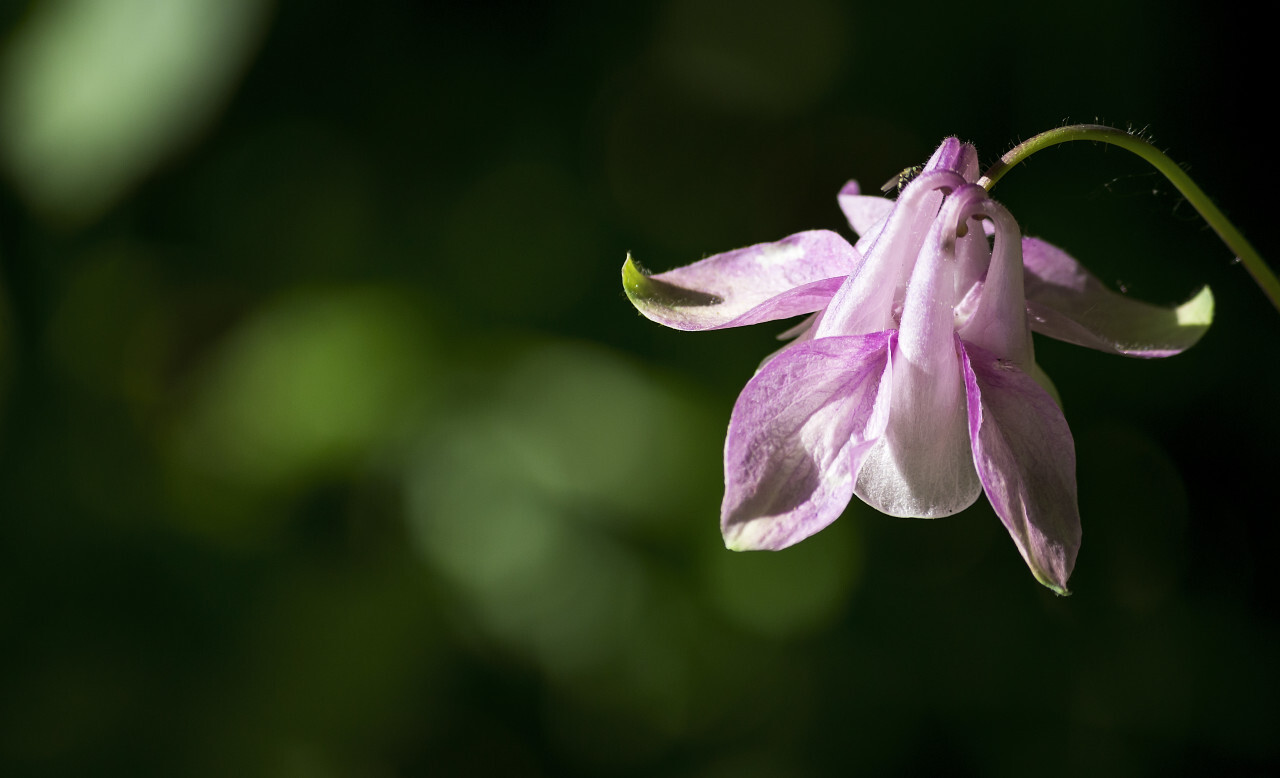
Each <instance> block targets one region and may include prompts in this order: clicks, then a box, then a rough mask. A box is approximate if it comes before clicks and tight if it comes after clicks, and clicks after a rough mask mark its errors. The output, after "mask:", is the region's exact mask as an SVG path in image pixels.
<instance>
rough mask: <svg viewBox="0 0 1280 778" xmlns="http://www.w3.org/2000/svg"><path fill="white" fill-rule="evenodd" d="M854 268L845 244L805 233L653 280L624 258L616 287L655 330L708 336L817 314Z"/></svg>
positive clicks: (830, 235) (856, 261)
mask: <svg viewBox="0 0 1280 778" xmlns="http://www.w3.org/2000/svg"><path fill="white" fill-rule="evenodd" d="M861 263H862V255H861V254H859V253H858V252H857V251H856V250H855V249H854V248H853V246H851V245H849V242H848V241H846V240H845V239H844V238H842V237H840V236H839V235H837V234H836V233H834V232H831V231H829V230H811V231H809V232H801V233H797V234H795V235H792V236H790V237H788V238H783V239H782V240H780V241H777V242H776V243H759V244H756V245H754V246H748V247H747V248H742V249H738V250H736V251H729V252H725V253H723V254H716V255H715V256H711V257H707V258H706V259H704V260H702V261H701V262H695V263H693V264H692V265H686V266H685V267H681V268H676V269H675V270H671V271H668V272H666V273H660V274H658V275H654V276H650V275H648V274H647V273H645V272H644V271H643V270H641V268H640V267H639V266H638V265H637V264H636V263H635V262H634V261H632V259H631V257H630V256H628V257H627V261H626V263H625V264H624V265H623V266H622V286H623V288H624V289H625V290H626V292H627V297H628V298H630V299H631V302H632V304H633V305H635V307H636V308H637V309H638V310H639V311H640V313H642V314H644V315H645V316H646V317H648V318H649V319H652V320H653V321H656V322H658V323H659V324H665V325H666V326H668V327H674V328H675V329H679V330H711V329H721V328H723V327H740V326H743V325H747V324H756V323H759V322H762V321H772V320H775V319H787V318H790V317H792V316H799V315H801V314H805V313H813V312H814V311H817V310H821V309H822V308H823V307H824V306H826V304H827V303H828V302H829V301H830V299H831V296H832V295H833V294H835V292H836V290H837V289H838V288H839V287H840V282H841V281H842V280H843V279H844V277H845V276H846V275H848V274H849V273H851V272H853V271H854V270H856V269H857V268H858V266H859V265H860V264H861Z"/></svg>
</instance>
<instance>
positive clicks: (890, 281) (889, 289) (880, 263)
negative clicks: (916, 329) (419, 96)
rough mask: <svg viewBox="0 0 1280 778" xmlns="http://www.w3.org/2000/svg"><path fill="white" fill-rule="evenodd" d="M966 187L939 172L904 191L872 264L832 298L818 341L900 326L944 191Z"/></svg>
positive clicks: (872, 250) (817, 333) (866, 264)
mask: <svg viewBox="0 0 1280 778" xmlns="http://www.w3.org/2000/svg"><path fill="white" fill-rule="evenodd" d="M963 185H964V180H963V179H961V178H960V176H959V175H957V174H956V173H954V172H952V171H949V170H934V171H931V172H926V173H922V174H920V176H919V177H918V178H916V179H915V180H914V181H912V182H911V184H910V185H908V186H907V188H906V189H904V190H903V191H902V195H901V196H899V198H898V201H897V203H896V205H895V207H894V209H893V213H891V214H890V215H889V218H888V219H887V220H886V221H885V223H884V226H883V227H882V228H881V229H880V232H879V235H878V237H877V238H876V240H875V243H874V244H872V245H871V247H870V248H869V249H868V252H867V255H866V260H865V261H864V262H863V263H862V265H861V266H860V267H859V268H858V270H857V271H856V272H854V273H852V274H850V275H849V277H848V278H847V279H845V282H844V284H843V285H842V286H841V287H840V289H839V291H837V292H836V294H835V296H834V297H833V298H831V303H830V305H828V306H827V310H826V314H825V315H824V316H823V317H822V321H821V322H819V323H818V326H817V328H816V329H815V331H814V336H815V337H817V338H825V337H830V336H832V335H862V334H866V333H869V332H879V331H881V330H885V329H890V328H892V327H894V326H895V325H896V323H897V322H895V321H894V309H895V307H896V306H897V305H900V304H901V302H902V299H903V296H904V295H905V293H906V286H907V279H909V278H910V277H911V270H912V268H913V267H915V263H916V257H917V256H918V255H919V253H920V247H921V246H922V245H923V244H924V241H925V237H926V236H927V235H928V233H929V227H930V225H931V224H932V223H933V221H934V219H935V217H937V215H938V208H939V207H940V206H941V204H942V200H943V193H942V192H941V191H939V190H942V189H955V188H957V187H960V186H963ZM861 244H862V241H859V245H861Z"/></svg>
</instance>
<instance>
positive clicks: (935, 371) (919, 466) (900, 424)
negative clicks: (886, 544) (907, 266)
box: [855, 187, 986, 518]
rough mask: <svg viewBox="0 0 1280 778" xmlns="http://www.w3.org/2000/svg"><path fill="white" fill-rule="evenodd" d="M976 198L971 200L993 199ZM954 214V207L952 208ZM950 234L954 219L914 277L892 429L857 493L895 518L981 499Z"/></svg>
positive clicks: (897, 363)
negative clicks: (948, 243) (956, 318)
mask: <svg viewBox="0 0 1280 778" xmlns="http://www.w3.org/2000/svg"><path fill="white" fill-rule="evenodd" d="M972 190H973V191H974V195H972V196H985V194H986V193H985V191H983V190H979V189H978V188H976V187H973V188H972ZM960 196H961V197H963V195H960ZM953 197H955V195H953ZM955 202H960V201H955ZM953 207H955V206H954V205H953V204H952V201H951V200H949V201H948V205H947V206H946V208H953ZM944 210H945V209H944ZM947 228H948V224H947V219H945V218H939V219H937V220H935V221H934V224H933V227H932V229H931V230H930V232H929V236H928V238H926V239H925V242H924V250H923V251H921V252H920V257H919V259H918V260H917V262H916V266H915V270H914V272H913V273H912V275H911V283H910V284H909V285H908V287H907V297H906V303H905V305H904V307H903V311H902V329H901V331H900V332H899V333H898V340H897V345H896V348H895V349H894V353H893V371H894V372H893V395H892V400H891V403H890V411H889V423H888V426H887V427H886V429H885V434H884V436H883V437H882V438H881V440H880V442H878V443H877V444H876V445H875V447H874V448H873V449H872V450H871V452H870V453H869V454H868V455H867V458H866V460H865V461H864V462H863V465H862V470H861V472H859V473H858V479H857V484H856V486H855V493H856V494H857V495H858V497H860V498H862V499H863V500H864V501H866V502H867V503H868V504H869V505H871V506H872V507H873V508H876V509H877V510H879V511H881V512H883V513H887V514H889V515H891V516H914V517H920V518H936V517H939V516H949V515H951V514H953V513H957V512H959V511H962V510H964V509H965V508H967V507H969V506H970V505H972V504H973V503H974V501H975V500H977V499H978V495H979V494H981V493H982V484H981V483H980V482H979V480H978V475H977V473H976V472H974V468H973V455H972V454H971V452H970V449H969V431H968V426H967V418H966V415H965V389H964V379H963V373H962V371H961V368H960V358H959V354H958V353H957V349H956V341H955V335H954V326H953V320H954V313H953V309H954V306H955V303H956V300H955V297H956V289H955V272H956V262H955V261H954V259H953V258H952V256H951V254H950V251H949V249H946V248H945V247H944V245H943V243H944V237H945V236H944V235H943V232H944V231H945V230H946V229H947Z"/></svg>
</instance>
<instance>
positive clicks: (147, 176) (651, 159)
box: [0, 0, 1280, 778]
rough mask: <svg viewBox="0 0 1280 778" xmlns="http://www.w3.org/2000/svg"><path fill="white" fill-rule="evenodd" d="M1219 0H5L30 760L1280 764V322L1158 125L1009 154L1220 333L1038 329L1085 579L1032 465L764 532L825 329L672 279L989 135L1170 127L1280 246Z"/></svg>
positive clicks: (1268, 67) (245, 768) (23, 694)
mask: <svg viewBox="0 0 1280 778" xmlns="http://www.w3.org/2000/svg"><path fill="white" fill-rule="evenodd" d="M1217 10H1218V9H1217V8H1216V7H1215V6H1213V5H1210V4H1201V5H1198V4H1195V3H1192V2H1189V1H1188V0H1180V2H1176V3H1174V4H1173V5H1172V6H1171V5H1169V4H1167V3H1165V4H1156V3H1152V2H1131V3H1121V4H1119V5H1113V6H1111V7H1109V9H1108V11H1107V12H1106V13H1107V16H1106V23H1099V21H1098V17H1097V15H1096V14H1094V13H1088V14H1086V13H1079V14H1076V13H1069V12H1067V11H1064V10H1063V9H1061V8H1056V7H1053V8H1050V7H1040V6H1027V5H1025V4H1020V5H1019V4H1010V3H998V4H997V5H996V6H992V5H990V4H988V5H986V6H982V7H976V6H975V7H957V6H952V5H943V4H940V3H938V4H925V5H911V4H870V3H864V2H849V3H840V2H836V0H804V1H803V2H788V3H782V2H775V1H774V0H750V2H746V3H741V2H736V3H730V2H727V1H725V0H667V2H663V3H658V4H652V5H648V4H623V5H616V6H610V5H607V4H583V3H572V2H559V1H557V0H545V1H543V2H533V3H516V2H501V3H490V4H466V3H452V4H451V3H439V2H432V3H420V2H413V1H412V0H376V1H375V2H369V3H365V4H360V5H351V4H346V5H341V4H323V3H312V2H307V1H306V0H278V1H277V2H274V3H273V2H267V0H236V1H235V2H230V1H228V0H180V1H179V0H151V1H150V2H148V1H147V0H112V2H109V3H107V2H96V3H95V2H90V1H89V0H48V2H34V1H33V2H25V3H23V2H15V3H10V4H5V5H4V6H2V7H0V25H2V28H0V32H2V35H3V37H0V47H2V48H0V161H2V162H3V171H4V183H3V188H2V189H0V270H2V274H0V402H2V403H3V404H2V406H0V408H2V416H0V460H2V462H3V467H0V673H2V675H0V689H2V690H3V693H0V773H2V774H4V775H6V776H8V775H41V776H60V775H66V776H72V775H75V776H80V775H108V774H120V775H130V776H145V775H156V776H161V775H163V776H173V775H192V776H203V775H208V776H223V775H246V776H256V775H260V776H345V775H353V776H354V775H360V776H365V775H385V776H391V775H404V776H411V775H490V774H491V775H504V776H505V775H512V776H516V775H545V776H561V775H569V776H572V775H582V776H588V775H590V776H597V775H618V776H639V775H672V776H707V777H715V778H719V777H720V776H726V777H727V776H735V777H738V776H745V777H746V778H756V777H758V778H773V777H774V776H788V777H791V776H801V777H802V776H820V775H828V774H842V775H843V774H854V775H922V774H923V775H929V774H946V775H964V774H973V775H997V776H999V775H1009V776H1013V775H1018V776H1021V775H1025V774H1028V773H1035V774H1037V775H1046V776H1055V775H1062V776H1067V775H1078V774H1090V775H1125V776H1143V775H1152V776H1155V775H1159V776H1167V775H1200V774H1215V775H1222V774H1256V775H1260V774H1267V773H1268V772H1270V771H1272V770H1276V769H1278V768H1277V765H1278V763H1280V747H1278V746H1277V740H1276V738H1275V731H1276V727H1277V724H1278V723H1280V722H1278V719H1277V714H1276V709H1277V705H1276V703H1277V694H1278V693H1280V676H1278V672H1277V669H1276V666H1275V657H1276V653H1277V651H1278V650H1280V642H1278V641H1280V631H1278V629H1277V627H1278V625H1280V621H1278V618H1277V617H1278V615H1280V610H1278V608H1277V604H1278V602H1280V601H1278V599H1277V586H1276V583H1275V579H1274V578H1273V577H1272V576H1271V575H1270V574H1269V572H1268V571H1269V569H1270V567H1271V563H1270V552H1271V551H1272V550H1273V549H1274V548H1275V547H1276V545H1277V529H1276V522H1275V519H1276V517H1277V510H1276V508H1275V505H1274V504H1273V503H1274V501H1273V500H1271V499H1269V498H1270V491H1271V489H1273V488H1274V486H1273V484H1272V482H1271V481H1272V478H1273V475H1274V470H1275V464H1276V462H1277V459H1276V456H1275V453H1274V441H1275V440H1276V439H1277V438H1278V437H1280V414H1278V413H1277V411H1276V409H1275V405H1274V398H1275V394H1276V393H1275V389H1274V387H1275V386H1276V385H1277V377H1278V373H1280V369H1278V368H1277V365H1278V364H1280V360H1277V359H1276V358H1275V354H1276V350H1277V348H1278V347H1277V345H1276V344H1277V343H1280V318H1277V317H1276V315H1275V312H1274V311H1272V310H1270V309H1269V308H1268V306H1267V304H1266V301H1265V299H1264V298H1263V297H1262V296H1261V294H1260V293H1259V292H1258V291H1257V290H1256V289H1255V288H1253V287H1252V286H1251V284H1250V282H1249V281H1248V279H1247V277H1245V275H1244V274H1243V272H1241V271H1240V269H1239V268H1238V267H1236V266H1234V265H1233V264H1232V263H1231V262H1230V258H1229V257H1228V256H1225V249H1223V248H1222V247H1221V246H1220V245H1219V244H1218V243H1217V242H1216V240H1215V239H1214V238H1213V236H1212V234H1211V233H1209V232H1208V231H1207V230H1205V229H1203V227H1202V226H1201V225H1200V224H1199V223H1198V222H1197V221H1196V220H1195V219H1194V218H1192V217H1191V216H1190V215H1189V214H1188V213H1186V212H1185V209H1184V208H1181V207H1179V204H1178V202H1177V201H1176V199H1174V198H1173V197H1172V196H1171V195H1170V194H1169V193H1168V191H1167V187H1164V186H1163V184H1162V183H1161V182H1160V181H1158V180H1157V179H1155V178H1154V177H1152V176H1151V175H1149V174H1148V172H1147V171H1146V170H1144V169H1143V168H1142V166H1141V164H1140V163H1138V162H1137V161H1136V160H1132V159H1127V158H1124V157H1123V156H1122V155H1120V154H1119V153H1118V152H1115V151H1114V150H1112V151H1106V152H1104V151H1103V150H1101V149H1097V148H1090V147H1088V146H1081V147H1078V148H1064V149H1059V150H1055V151H1053V152H1046V153H1045V154H1043V155H1040V156H1038V157H1037V158H1036V159H1035V160H1033V161H1032V162H1031V163H1030V164H1028V165H1026V166H1025V167H1023V168H1021V169H1019V170H1018V171H1015V172H1014V173H1012V174H1010V175H1009V176H1008V177H1007V179H1005V180H1004V181H1002V182H1001V184H1000V186H999V188H998V189H997V192H996V196H997V197H999V198H1000V199H1001V200H1002V201H1003V202H1005V203H1006V204H1007V205H1008V206H1009V207H1010V208H1011V209H1012V210H1013V212H1014V213H1015V214H1017V215H1018V216H1019V218H1020V219H1021V220H1022V221H1023V224H1024V226H1025V227H1026V229H1027V231H1028V232H1030V233H1031V234H1036V235H1040V236H1042V237H1045V238H1047V239H1049V240H1051V241H1053V242H1055V243H1057V244H1059V245H1062V246H1063V247H1065V248H1067V249H1068V250H1070V251H1072V252H1073V253H1075V254H1076V256H1077V257H1078V258H1080V259H1081V260H1082V261H1083V262H1085V264H1086V265H1088V266H1089V267H1090V268H1092V269H1093V270H1094V271H1095V272H1096V273H1098V275H1100V276H1101V277H1102V278H1103V279H1105V280H1107V281H1108V282H1115V283H1116V285H1117V286H1119V287H1121V288H1124V289H1127V290H1129V291H1131V292H1132V293H1133V294H1134V295H1135V296H1137V297H1140V298H1142V299H1146V300H1150V301H1152V302H1160V303H1168V302H1174V301H1181V300H1183V299H1185V298H1186V296H1187V295H1189V294H1190V292H1191V291H1193V290H1194V289H1195V288H1197V287H1199V286H1200V285H1201V284H1203V283H1209V284H1211V285H1212V286H1213V289H1214V293H1215V296H1216V299H1217V302H1218V320H1217V322H1216V323H1215V324H1214V327H1213V329H1211V331H1210V333H1209V335H1208V336H1207V337H1206V338H1205V340H1204V341H1203V342H1202V343H1201V344H1200V345H1198V346H1197V347H1196V348H1195V349H1193V350H1192V351H1190V352H1188V353H1187V354H1185V355H1183V356H1180V357H1178V358H1176V359H1172V360H1167V361H1159V360H1157V361H1152V362H1138V361H1136V360H1124V359H1120V358H1117V357H1111V356H1107V355H1102V354H1096V353H1085V352H1083V351H1082V350H1080V349H1076V348H1073V347H1069V346H1064V345H1062V344H1057V343H1051V342H1043V341H1038V342H1037V349H1038V358H1039V360H1040V362H1041V364H1042V365H1043V366H1044V368H1045V369H1046V370H1047V371H1048V372H1049V374H1050V375H1051V376H1052V377H1053V379H1054V381H1055V383H1056V384H1057V386H1058V389H1059V390H1060V392H1061V394H1062V397H1063V400H1064V403H1065V408H1066V413H1067V418H1068V421H1069V422H1070V424H1071V426H1072V429H1073V431H1074V434H1075V437H1076V445H1077V454H1078V459H1079V474H1078V475H1079V482H1080V504H1081V512H1082V516H1083V522H1084V538H1085V539H1084V548H1083V550H1082V552H1081V556H1080V563H1079V567H1078V569H1077V571H1076V574H1075V577H1074V579H1073V589H1074V590H1075V592H1076V593H1075V595H1074V596H1073V597H1072V598H1070V599H1058V598H1055V597H1054V596H1053V595H1052V594H1050V593H1049V592H1047V591H1046V590H1044V589H1043V588H1042V587H1040V586H1039V585H1037V584H1036V583H1035V582H1034V580H1033V579H1032V578H1031V577H1030V575H1028V573H1027V571H1026V569H1025V566H1024V565H1023V563H1022V561H1021V559H1020V558H1019V557H1018V555H1017V553H1016V552H1015V549H1014V547H1013V545H1012V544H1011V543H1010V542H1009V540H1008V537H1007V535H1006V534H1005V533H1004V531H1003V529H1002V528H1001V527H1000V524H999V522H998V520H997V519H996V518H995V516H994V515H993V514H992V513H991V510H990V508H989V507H987V506H986V504H985V501H980V503H979V504H978V505H976V506H975V507H973V508H972V509H970V510H968V511H966V512H965V513H963V514H961V515H959V516H956V517H951V518H948V519H944V520H939V521H936V522H926V521H912V520H901V519H891V518H888V517H884V516H880V515H878V514H876V513H874V512H873V511H870V510H868V509H865V508H864V507H863V506H861V505H859V504H855V505H853V506H851V507H850V509H849V510H848V511H847V512H846V514H845V516H844V517H843V518H842V519H841V520H840V521H839V522H837V523H836V524H835V525H834V526H833V527H831V528H830V529H828V530H826V531H824V532H823V533H821V534H820V535H818V536H816V537H814V538H812V539H810V540H807V541H805V542H804V543H803V544H801V545H799V546H797V547H795V548H793V549H789V550H787V551H785V552H780V553H776V554H763V553H761V554H733V553H730V552H727V551H725V550H724V549H723V547H722V544H721V542H720V538H719V534H718V529H717V522H716V520H717V515H718V511H717V509H718V505H719V499H720V490H721V486H722V482H721V472H720V447H721V445H722V443H723V434H724V429H725V426H726V424H727V421H728V416H729V411H730V408H731V407H732V403H733V400H734V397H735V396H736V393H737V391H738V389H739V388H740V387H741V385H742V384H743V383H744V382H745V381H746V380H747V378H748V377H749V376H750V375H751V372H752V370H753V369H754V367H755V365H756V364H758V362H759V360H760V359H761V358H762V357H763V356H764V355H765V354H767V353H768V352H770V351H772V350H773V349H775V348H776V347H777V344H776V341H774V340H773V335H774V334H776V332H779V331H781V330H782V329H785V325H780V326H778V327H776V328H769V327H757V328H751V329H748V330H743V331H733V332H718V333H706V334H702V335H687V334H682V333H676V332H672V331H668V330H663V329H662V328H660V327H658V326H656V325H653V324H651V323H649V322H647V321H645V320H643V319H641V318H640V317H639V316H638V315H636V314H635V313H634V311H633V310H632V309H631V308H630V306H629V305H628V304H627V301H626V299H625V297H624V296H623V294H622V291H621V288H620V286H619V278H618V271H619V268H620V267H621V264H622V261H623V258H624V257H625V255H626V252H627V251H628V250H630V251H632V252H634V253H635V254H636V256H637V257H638V258H639V259H640V260H641V261H643V262H645V264H646V265H648V266H649V267H652V268H654V269H655V270H662V269H666V268H669V267H673V266H675V265H679V264H684V263H687V262H689V261H692V260H695V259H697V258H700V257H702V256H705V255H708V254H711V253H714V252H717V251H723V250H727V249H730V248H734V247H737V246H742V245H746V244H749V243H753V242H758V241H764V240H775V239H778V238H781V237H783V236H785V235H786V234H788V233H791V232H795V231H799V230H802V229H811V228H819V227H824V228H832V229H840V228H841V224H842V220H841V217H840V214H839V211H838V210H837V208H836V205H835V193H836V191H837V190H838V188H839V187H840V185H841V184H843V183H844V181H845V180H847V179H848V178H851V177H856V178H858V179H859V180H860V181H861V182H862V183H863V184H864V188H865V189H868V190H871V189H874V188H875V187H876V186H878V185H879V183H880V182H882V181H884V180H887V179H888V178H889V177H890V176H891V175H894V174H895V173H897V172H898V171H900V170H901V169H903V168H904V167H906V166H908V165H911V164H916V163H918V162H920V161H922V160H923V159H925V158H926V157H927V155H928V154H929V153H930V151H931V150H932V148H933V146H934V144H935V143H936V142H937V141H938V139H940V138H941V137H943V136H944V135H945V134H949V133H955V134H959V135H960V136H962V137H963V138H965V139H966V140H971V141H974V142H975V143H977V145H978V148H979V150H980V151H981V152H982V153H983V154H984V155H985V158H986V159H988V160H990V159H994V158H995V157H996V156H997V155H998V154H1000V153H1002V152H1003V151H1004V150H1006V149H1007V148H1008V147H1009V146H1010V145H1012V144H1013V143H1014V142H1015V141H1016V140H1017V139H1018V138H1019V137H1026V136H1029V135H1031V134H1033V133H1035V132H1037V131H1040V130H1043V129H1046V128H1047V127H1050V126H1052V125H1054V124H1057V123H1059V122H1060V121H1062V120H1063V119H1064V118H1069V119H1071V120H1074V121H1088V120H1093V119H1095V118H1100V119H1101V120H1103V121H1111V122H1113V123H1119V124H1124V123H1125V122H1129V121H1133V122H1137V123H1140V124H1147V123H1149V124H1150V125H1151V126H1152V127H1153V131H1154V134H1155V136H1156V138H1157V140H1158V141H1159V142H1161V143H1162V144H1164V145H1166V146H1167V147H1168V148H1169V149H1170V150H1171V153H1172V155H1173V156H1174V157H1175V158H1176V159H1180V160H1185V161H1186V162H1188V163H1189V164H1191V165H1192V166H1193V167H1192V171H1193V174H1194V175H1196V176H1197V177H1198V179H1199V181H1200V183H1201V184H1202V185H1203V186H1204V188H1205V189H1206V190H1207V191H1209V192H1210V193H1211V194H1213V195H1216V196H1217V197H1219V198H1220V202H1221V203H1222V205H1223V206H1224V207H1225V208H1226V209H1227V210H1228V211H1229V212H1230V213H1231V215H1232V216H1233V217H1234V218H1236V219H1237V220H1238V223H1239V225H1240V226H1241V228H1242V229H1243V230H1244V231H1245V232H1246V234H1249V235H1250V237H1251V238H1252V239H1253V240H1254V242H1255V243H1256V245H1257V246H1258V248H1259V250H1260V251H1261V252H1262V253H1263V255H1264V256H1267V257H1272V258H1275V257H1278V256H1280V242H1277V241H1276V240H1275V239H1274V237H1273V231H1270V230H1268V229H1267V228H1268V227H1269V224H1268V222H1267V220H1268V219H1269V217H1270V215H1269V213H1267V210H1266V204H1268V203H1269V202H1270V201H1271V199H1273V198H1272V197H1271V195H1270V194H1263V191H1264V190H1263V186H1264V184H1265V183H1266V182H1265V181H1263V180H1262V179H1263V178H1264V177H1265V176H1260V175H1257V174H1256V173H1255V160H1258V159H1266V158H1268V157H1267V155H1268V151H1267V150H1266V149H1264V147H1263V143H1264V142H1265V141H1266V136H1265V133H1263V132H1261V131H1258V130H1255V129H1253V128H1255V127H1256V126H1258V125H1260V124H1261V123H1262V122H1263V120H1264V117H1263V116H1262V114H1261V111H1262V105H1263V104H1264V103H1266V102H1267V101H1265V100H1258V99H1257V97H1258V96H1257V95H1255V94H1252V93H1250V92H1249V91H1248V87H1247V85H1246V80H1245V79H1244V78H1243V76H1242V75H1241V74H1243V73H1250V74H1253V76H1252V77H1253V78H1261V79H1262V80H1263V81H1264V82H1269V81H1268V79H1270V78H1271V77H1272V76H1274V75H1275V66H1274V65H1273V64H1271V63H1270V61H1269V60H1267V59H1265V56H1264V55H1265V52H1266V51H1267V49H1266V48H1265V47H1264V46H1262V45H1261V36H1262V35H1263V34H1264V32H1263V30H1262V28H1261V27H1260V26H1256V27H1250V26H1249V25H1248V24H1245V23H1237V22H1236V21H1234V20H1232V19H1230V18H1227V17H1225V16H1224V15H1222V14H1220V13H1218V12H1217Z"/></svg>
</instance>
